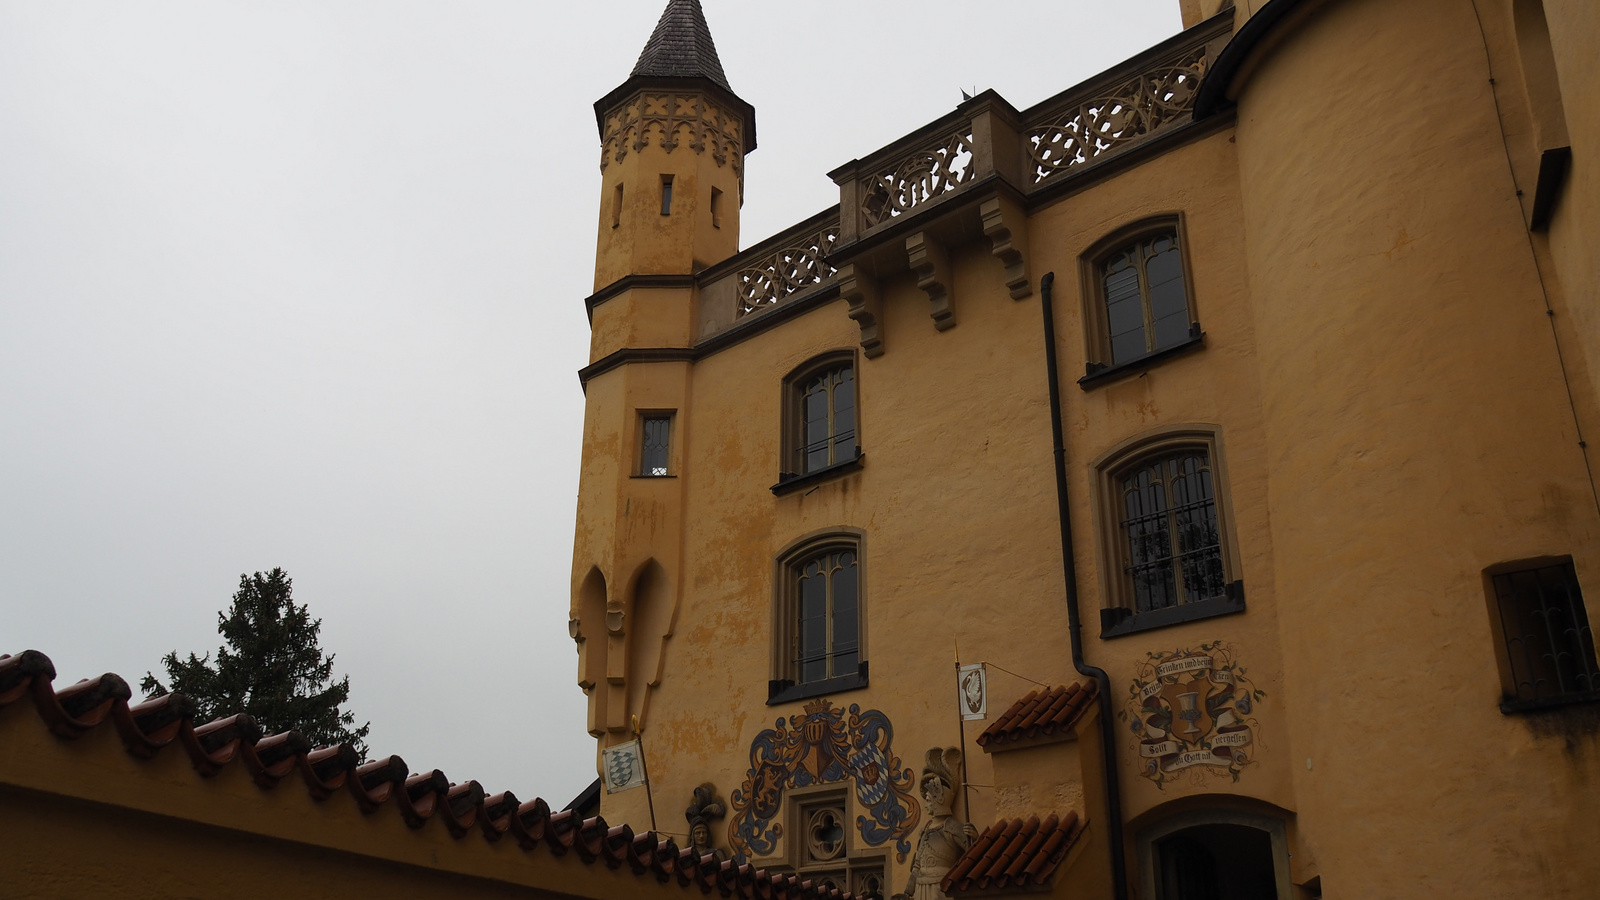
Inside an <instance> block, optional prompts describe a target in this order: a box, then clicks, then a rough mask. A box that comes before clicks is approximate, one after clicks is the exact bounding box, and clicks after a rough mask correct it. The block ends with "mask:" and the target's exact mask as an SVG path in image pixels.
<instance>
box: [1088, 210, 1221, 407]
mask: <svg viewBox="0 0 1600 900" xmlns="http://www.w3.org/2000/svg"><path fill="white" fill-rule="evenodd" d="M1081 269H1082V273H1083V274H1082V277H1083V283H1084V286H1085V296H1084V323H1085V335H1086V337H1087V339H1088V347H1087V358H1088V364H1087V366H1086V369H1085V372H1084V379H1085V381H1087V380H1089V379H1093V378H1094V377H1095V376H1097V375H1099V374H1100V373H1101V372H1104V371H1106V370H1109V369H1117V368H1120V367H1123V366H1130V365H1133V364H1136V363H1139V362H1141V361H1145V362H1153V361H1155V359H1157V358H1159V357H1160V356H1163V355H1165V354H1167V353H1168V352H1169V351H1176V350H1178V349H1180V348H1184V347H1188V346H1191V345H1196V344H1198V343H1199V342H1200V340H1201V334H1200V324H1199V317H1198V316H1197V314H1196V313H1195V308H1194V303H1193V299H1192V297H1191V292H1190V289H1189V285H1190V282H1191V279H1190V277H1189V264H1188V258H1187V256H1186V254H1185V251H1184V246H1183V221H1182V217H1180V216H1176V215H1171V216H1161V217H1158V218H1155V219H1147V220H1144V221H1141V222H1139V223H1136V224H1134V225H1132V226H1129V227H1127V228H1124V229H1121V230H1119V231H1117V232H1115V233H1113V234H1111V235H1109V236H1108V237H1106V238H1104V239H1103V240H1101V241H1100V242H1099V243H1097V244H1095V246H1094V247H1093V248H1091V249H1090V251H1089V252H1088V253H1086V254H1085V255H1084V256H1083V258H1082V265H1081Z"/></svg>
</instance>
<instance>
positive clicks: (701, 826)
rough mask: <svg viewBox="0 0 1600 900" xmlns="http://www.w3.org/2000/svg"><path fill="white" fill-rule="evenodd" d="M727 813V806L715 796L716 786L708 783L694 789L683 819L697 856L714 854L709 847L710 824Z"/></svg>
mask: <svg viewBox="0 0 1600 900" xmlns="http://www.w3.org/2000/svg"><path fill="white" fill-rule="evenodd" d="M727 812H728V807H727V805H726V804H725V803H723V802H722V798H721V797H719V796H717V787H716V785H714V784H712V783H711V782H709V781H708V782H706V783H705V784H702V785H700V786H699V787H697V788H695V789H694V798H693V799H692V800H691V801H690V802H689V808H688V809H686V810H684V812H683V817H684V818H685V819H687V820H688V822H689V841H690V843H691V844H693V845H694V852H695V853H696V854H697V855H699V856H705V855H706V854H708V853H715V852H716V848H715V847H713V846H712V845H711V823H712V821H714V820H716V819H720V818H722V817H723V816H724V815H726V814H727Z"/></svg>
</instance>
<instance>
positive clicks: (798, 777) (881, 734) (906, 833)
mask: <svg viewBox="0 0 1600 900" xmlns="http://www.w3.org/2000/svg"><path fill="white" fill-rule="evenodd" d="M893 740H894V726H893V725H891V724H890V722H889V717H888V716H886V715H884V714H883V713H881V712H879V711H878V710H875V709H869V710H866V711H865V712H863V711H862V709H861V707H860V706H859V705H857V704H851V705H850V709H849V711H848V713H847V712H846V711H844V710H840V709H835V708H834V707H833V704H832V703H830V702H829V701H827V700H817V701H814V702H811V703H807V704H806V707H805V713H804V714H803V715H795V716H789V717H787V718H783V717H780V718H779V719H778V720H777V722H775V723H774V724H773V727H772V728H769V729H766V730H765V731H762V732H761V733H760V734H758V735H756V738H755V740H754V741H752V742H751V744H750V771H749V772H748V773H747V774H746V775H745V779H744V784H743V785H741V786H740V787H739V789H738V790H736V791H734V792H733V818H732V820H731V821H730V822H729V823H728V843H729V844H730V845H731V846H732V847H733V849H734V854H735V858H736V859H738V860H739V861H741V862H743V861H745V860H746V859H747V858H748V857H750V856H752V855H754V856H765V855H768V854H771V853H772V852H773V850H774V848H775V847H776V846H777V840H778V838H780V837H782V836H783V824H782V823H781V822H774V821H773V819H775V818H776V817H777V816H778V813H779V811H780V810H781V808H782V806H783V793H784V791H785V790H787V789H789V788H803V787H808V786H810V785H813V784H830V783H835V782H840V781H846V780H848V781H853V782H854V783H855V797H856V802H857V804H858V805H859V808H860V809H861V810H862V811H864V813H865V814H864V815H859V816H857V817H856V821H855V827H856V830H857V832H858V833H859V834H860V835H861V840H862V841H863V842H864V843H865V844H866V845H867V846H871V847H876V846H879V845H881V844H883V843H885V842H886V841H890V840H892V841H894V847H895V856H896V859H897V860H898V861H899V862H905V859H906V856H907V854H909V853H910V852H911V837H910V836H911V832H912V830H913V829H914V828H915V827H916V824H917V820H918V819H919V818H920V817H921V815H922V807H921V804H919V803H918V802H917V798H916V796H915V788H916V776H915V774H914V773H913V772H912V771H911V770H909V769H906V768H905V767H904V766H902V765H901V762H900V757H898V756H896V755H895V754H894V750H893V748H892V747H891V746H890V744H891V742H892V741H893Z"/></svg>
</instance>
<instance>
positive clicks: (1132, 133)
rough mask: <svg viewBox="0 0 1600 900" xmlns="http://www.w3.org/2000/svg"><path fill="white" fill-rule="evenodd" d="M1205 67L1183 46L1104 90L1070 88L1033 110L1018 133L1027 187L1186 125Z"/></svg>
mask: <svg viewBox="0 0 1600 900" xmlns="http://www.w3.org/2000/svg"><path fill="white" fill-rule="evenodd" d="M1207 62H1208V57H1207V50H1206V47H1205V46H1204V45H1201V46H1199V47H1193V46H1190V47H1185V48H1183V49H1182V50H1181V52H1179V53H1178V54H1175V55H1173V56H1171V57H1169V58H1167V59H1165V60H1163V61H1161V62H1160V63H1159V64H1158V65H1155V66H1154V67H1151V68H1147V69H1146V70H1145V71H1143V72H1140V73H1139V74H1137V75H1134V76H1133V77H1131V78H1128V79H1127V80H1125V81H1124V82H1122V83H1121V84H1118V85H1114V86H1112V87H1111V89H1110V90H1105V89H1104V88H1105V86H1104V85H1093V86H1091V87H1090V89H1089V91H1088V92H1084V91H1080V90H1077V89H1074V90H1071V91H1067V92H1066V93H1064V94H1062V95H1060V96H1058V97H1056V98H1053V99H1051V100H1048V101H1046V102H1045V103H1043V104H1041V105H1040V106H1039V107H1036V108H1035V109H1040V110H1043V113H1044V114H1043V115H1042V116H1031V117H1030V119H1031V121H1030V122H1029V124H1028V125H1027V126H1026V130H1025V132H1024V134H1023V148H1024V151H1025V152H1026V153H1027V156H1028V159H1027V170H1028V180H1029V184H1030V186H1031V185H1037V184H1040V183H1042V182H1044V181H1046V180H1048V179H1050V178H1053V177H1055V176H1057V175H1060V174H1061V173H1063V172H1066V171H1069V170H1071V169H1072V168H1074V167H1076V166H1082V165H1087V164H1089V163H1091V162H1094V161H1096V160H1098V159H1100V158H1101V157H1104V156H1106V155H1107V154H1110V153H1115V152H1116V151H1117V150H1119V149H1121V148H1122V147H1123V146H1124V145H1126V144H1128V143H1130V142H1132V141H1134V140H1137V139H1139V138H1142V137H1145V136H1147V135H1151V134H1154V133H1156V132H1157V131H1161V130H1163V129H1165V128H1167V127H1169V126H1172V125H1176V124H1178V123H1180V122H1182V121H1187V120H1188V118H1189V114H1190V112H1191V111H1192V110H1193V107H1194V98H1195V92H1196V91H1197V90H1198V89H1199V87H1200V79H1201V77H1202V76H1203V75H1204V74H1205V70H1206V64H1207ZM1030 112H1031V111H1030Z"/></svg>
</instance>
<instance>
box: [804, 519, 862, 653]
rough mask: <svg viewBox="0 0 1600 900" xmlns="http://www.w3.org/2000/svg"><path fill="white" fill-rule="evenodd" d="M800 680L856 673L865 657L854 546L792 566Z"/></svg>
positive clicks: (858, 577)
mask: <svg viewBox="0 0 1600 900" xmlns="http://www.w3.org/2000/svg"><path fill="white" fill-rule="evenodd" d="M794 577H795V579H796V581H797V584H796V590H795V596H796V598H797V600H798V603H797V609H796V612H797V613H798V616H799V626H800V627H799V631H798V634H797V637H798V641H797V645H798V646H797V647H796V658H795V671H796V673H797V675H798V676H799V677H798V678H797V679H796V680H797V681H799V682H802V683H803V682H808V681H821V680H823V679H824V678H835V677H838V676H840V675H854V674H856V673H857V671H858V670H859V667H860V663H861V611H860V571H859V568H858V566H857V564H856V553H855V550H853V549H845V550H830V551H828V552H825V553H823V554H821V555H819V556H814V557H811V558H810V559H808V560H805V561H804V562H802V563H801V564H800V565H799V566H797V567H796V568H795V569H794Z"/></svg>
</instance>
